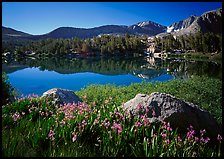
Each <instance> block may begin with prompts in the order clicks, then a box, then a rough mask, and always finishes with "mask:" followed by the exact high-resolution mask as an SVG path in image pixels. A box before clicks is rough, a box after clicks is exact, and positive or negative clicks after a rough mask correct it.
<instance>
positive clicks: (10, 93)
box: [1, 72, 15, 105]
mask: <svg viewBox="0 0 224 159" xmlns="http://www.w3.org/2000/svg"><path fill="white" fill-rule="evenodd" d="M14 95H15V91H14V88H13V87H12V86H11V84H10V83H9V81H8V76H7V74H6V73H5V72H2V97H1V98H2V105H5V104H7V103H10V102H11V101H13V100H14Z"/></svg>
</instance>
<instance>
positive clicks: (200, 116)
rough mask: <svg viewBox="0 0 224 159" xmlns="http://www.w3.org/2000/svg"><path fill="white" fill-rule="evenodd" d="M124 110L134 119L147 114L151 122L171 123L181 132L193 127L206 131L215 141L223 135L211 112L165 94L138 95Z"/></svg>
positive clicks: (124, 106)
mask: <svg viewBox="0 0 224 159" xmlns="http://www.w3.org/2000/svg"><path fill="white" fill-rule="evenodd" d="M123 109H124V110H125V111H126V112H129V113H130V114H131V116H132V117H134V116H138V115H144V114H146V116H147V117H148V118H150V121H151V122H155V121H166V122H170V125H171V127H172V128H174V129H175V128H178V130H179V131H180V132H186V130H187V127H189V126H190V125H192V126H193V128H194V129H195V130H198V131H199V130H203V129H206V134H207V135H208V136H209V137H210V138H213V139H216V137H217V135H218V133H221V131H220V128H219V126H218V124H217V123H216V121H215V119H214V118H213V117H212V116H211V115H210V114H209V112H207V111H205V110H203V109H200V108H198V106H196V105H194V104H192V103H188V102H185V101H183V100H180V99H177V98H176V97H174V96H172V95H169V94H165V93H158V92H154V93H152V94H150V95H146V94H137V95H136V96H135V98H133V99H131V100H130V101H128V102H126V103H125V104H124V105H123Z"/></svg>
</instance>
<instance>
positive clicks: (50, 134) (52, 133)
mask: <svg viewBox="0 0 224 159" xmlns="http://www.w3.org/2000/svg"><path fill="white" fill-rule="evenodd" d="M54 135H55V133H54V131H52V130H51V129H50V132H49V133H48V138H50V139H51V140H52V141H54V139H55V138H54Z"/></svg>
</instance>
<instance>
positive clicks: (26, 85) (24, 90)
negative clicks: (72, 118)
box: [8, 67, 173, 95]
mask: <svg viewBox="0 0 224 159" xmlns="http://www.w3.org/2000/svg"><path fill="white" fill-rule="evenodd" d="M8 76H9V80H10V82H11V84H12V85H13V86H14V87H15V88H16V89H17V91H18V92H19V93H21V94H24V95H28V94H32V93H34V94H38V95H42V93H43V92H45V91H47V90H49V89H51V88H63V89H70V90H74V91H78V90H80V89H81V88H83V87H85V86H87V85H90V84H115V85H119V86H120V85H130V84H131V83H139V82H142V81H146V82H150V81H151V80H146V79H143V78H140V77H137V76H134V75H131V74H125V75H102V74H97V73H92V72H82V73H74V74H59V73H57V72H55V71H47V70H44V71H41V70H39V69H38V68H34V67H33V68H25V69H22V70H19V71H16V72H13V73H10V74H8ZM170 79H173V77H172V76H171V75H168V74H163V75H161V76H159V77H156V78H154V79H153V80H156V81H166V80H170Z"/></svg>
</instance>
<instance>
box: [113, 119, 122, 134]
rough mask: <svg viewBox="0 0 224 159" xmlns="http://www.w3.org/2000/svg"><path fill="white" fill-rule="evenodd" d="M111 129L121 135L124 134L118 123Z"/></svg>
mask: <svg viewBox="0 0 224 159" xmlns="http://www.w3.org/2000/svg"><path fill="white" fill-rule="evenodd" d="M111 128H112V129H113V130H114V132H116V131H118V133H119V134H120V133H121V132H122V126H121V124H117V123H116V122H114V123H113V126H112V127H111Z"/></svg>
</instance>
